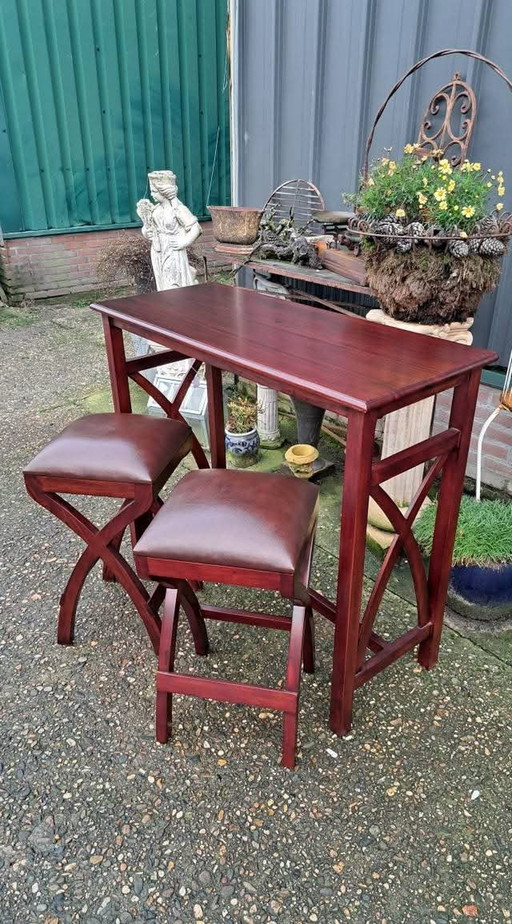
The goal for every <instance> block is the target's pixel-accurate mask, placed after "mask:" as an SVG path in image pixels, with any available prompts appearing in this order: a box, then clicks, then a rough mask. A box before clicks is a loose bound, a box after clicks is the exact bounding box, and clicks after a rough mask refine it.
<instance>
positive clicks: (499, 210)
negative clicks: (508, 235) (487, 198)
mask: <svg viewBox="0 0 512 924" xmlns="http://www.w3.org/2000/svg"><path fill="white" fill-rule="evenodd" d="M502 208H503V202H498V204H497V206H496V211H497V212H501V210H502Z"/></svg>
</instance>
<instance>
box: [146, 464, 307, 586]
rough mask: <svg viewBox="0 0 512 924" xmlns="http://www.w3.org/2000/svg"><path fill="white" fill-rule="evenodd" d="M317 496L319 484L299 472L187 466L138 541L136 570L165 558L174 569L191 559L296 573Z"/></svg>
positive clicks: (149, 571) (153, 570) (153, 573)
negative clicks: (285, 473)
mask: <svg viewBox="0 0 512 924" xmlns="http://www.w3.org/2000/svg"><path fill="white" fill-rule="evenodd" d="M317 504H318V489H317V488H316V487H315V486H314V485H312V484H309V483H308V482H301V481H299V479H298V478H285V477H283V476H282V475H270V474H265V473H261V472H243V471H236V470H234V469H230V470H228V471H226V470H225V469H203V470H201V471H193V472H188V473H187V474H186V475H185V476H184V477H183V478H182V479H181V481H179V482H178V484H177V485H176V487H175V488H174V489H173V491H172V497H171V498H169V500H168V501H167V502H166V503H165V504H164V506H163V507H162V509H161V510H160V511H159V512H158V515H157V516H156V517H155V519H154V520H153V521H152V523H150V525H149V526H148V528H147V530H146V531H145V532H144V533H143V535H142V538H141V539H140V540H139V542H138V543H137V545H136V547H135V549H134V556H135V561H136V563H138V567H139V573H142V571H144V573H145V576H147V577H157V576H160V575H159V574H158V572H159V566H158V564H157V563H156V562H157V561H158V560H159V559H160V560H164V561H165V571H166V573H169V574H171V573H173V574H175V575H178V571H182V572H184V571H186V570H187V566H186V562H201V563H203V564H209V565H221V566H225V567H231V568H240V569H251V570H254V571H271V572H274V571H275V572H279V573H281V574H282V573H290V574H292V573H293V572H295V570H296V568H297V566H298V563H299V558H300V554H301V552H302V550H303V547H304V543H305V541H306V538H307V536H308V535H309V534H310V532H311V528H312V524H313V522H314V521H315V519H316V515H317ZM141 559H146V560H147V566H146V565H144V564H143V563H142V561H141ZM178 562H179V563H181V565H182V567H181V568H179V569H178V570H177V569H176V568H175V565H174V563H176V565H177V564H178ZM160 570H161V566H160ZM226 583H229V582H228V581H226ZM237 583H238V582H237Z"/></svg>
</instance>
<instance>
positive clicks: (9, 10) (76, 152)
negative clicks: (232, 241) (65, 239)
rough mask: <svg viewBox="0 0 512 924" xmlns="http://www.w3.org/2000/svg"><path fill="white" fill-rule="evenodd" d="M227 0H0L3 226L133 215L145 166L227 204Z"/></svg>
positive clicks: (25, 228) (202, 210) (111, 222)
mask: <svg viewBox="0 0 512 924" xmlns="http://www.w3.org/2000/svg"><path fill="white" fill-rule="evenodd" d="M226 17H227V2H226V0H1V2H0V226H1V228H2V230H3V232H4V234H6V236H8V235H17V234H19V233H20V232H21V233H23V232H34V231H36V232H37V231H44V230H46V229H47V230H63V229H70V228H73V229H76V228H84V229H85V228H87V227H96V228H100V227H112V226H114V227H116V226H118V227H123V226H127V225H130V224H132V223H137V222H138V218H137V214H136V212H135V203H136V201H137V199H140V198H141V197H142V196H144V195H146V194H147V189H146V185H147V183H146V175H147V173H148V171H149V170H155V169H165V168H167V169H172V170H174V172H175V173H176V175H177V177H178V185H179V195H180V198H181V199H182V200H183V201H184V202H186V203H187V205H188V206H189V208H191V209H192V211H193V212H194V213H195V214H196V215H198V216H199V217H208V213H207V211H206V205H207V199H208V198H209V201H210V202H212V203H217V204H222V203H227V202H229V189H230V187H229V114H228V113H229V100H228V93H229V89H228V79H227V68H226Z"/></svg>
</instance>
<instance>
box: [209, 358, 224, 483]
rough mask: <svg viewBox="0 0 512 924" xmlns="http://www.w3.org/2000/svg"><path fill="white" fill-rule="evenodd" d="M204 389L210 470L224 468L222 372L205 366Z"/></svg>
mask: <svg viewBox="0 0 512 924" xmlns="http://www.w3.org/2000/svg"><path fill="white" fill-rule="evenodd" d="M206 387H207V391H208V427H209V431H210V454H211V466H212V468H226V440H225V436H224V400H223V396H222V371H221V369H217V367H216V366H208V365H207V366H206Z"/></svg>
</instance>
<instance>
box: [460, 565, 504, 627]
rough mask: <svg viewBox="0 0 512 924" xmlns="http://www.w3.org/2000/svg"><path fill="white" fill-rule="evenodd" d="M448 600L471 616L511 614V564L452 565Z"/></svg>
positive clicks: (461, 611) (483, 616) (485, 616)
mask: <svg viewBox="0 0 512 924" xmlns="http://www.w3.org/2000/svg"><path fill="white" fill-rule="evenodd" d="M448 603H449V605H450V607H451V608H452V609H453V610H455V612H457V613H460V614H461V615H463V616H471V617H472V618H473V619H480V620H490V619H503V618H505V617H507V616H511V615H512V563H510V562H505V563H503V564H489V565H453V566H452V570H451V576H450V588H449V595H448Z"/></svg>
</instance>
